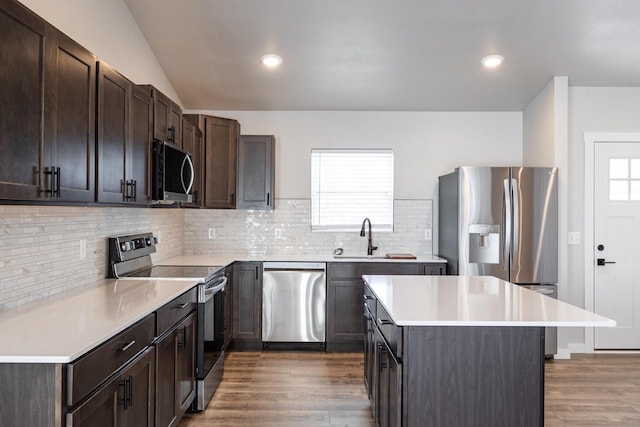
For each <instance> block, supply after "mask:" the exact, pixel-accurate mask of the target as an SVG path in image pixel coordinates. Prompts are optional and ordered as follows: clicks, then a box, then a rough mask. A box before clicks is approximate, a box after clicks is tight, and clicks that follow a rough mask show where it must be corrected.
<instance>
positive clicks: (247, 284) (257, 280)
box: [232, 262, 262, 341]
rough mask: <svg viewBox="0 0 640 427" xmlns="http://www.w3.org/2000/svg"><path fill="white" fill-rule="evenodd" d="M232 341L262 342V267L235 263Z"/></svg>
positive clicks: (254, 264)
mask: <svg viewBox="0 0 640 427" xmlns="http://www.w3.org/2000/svg"><path fill="white" fill-rule="evenodd" d="M232 327H233V339H234V340H254V341H261V340H262V265H261V264H260V263H255V262H240V263H235V264H234V268H233V326H232Z"/></svg>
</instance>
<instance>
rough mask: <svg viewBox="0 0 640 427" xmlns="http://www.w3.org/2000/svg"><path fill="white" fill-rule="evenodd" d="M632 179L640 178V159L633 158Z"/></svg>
mask: <svg viewBox="0 0 640 427" xmlns="http://www.w3.org/2000/svg"><path fill="white" fill-rule="evenodd" d="M631 179H640V159H631Z"/></svg>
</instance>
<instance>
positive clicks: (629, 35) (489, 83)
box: [125, 0, 640, 111]
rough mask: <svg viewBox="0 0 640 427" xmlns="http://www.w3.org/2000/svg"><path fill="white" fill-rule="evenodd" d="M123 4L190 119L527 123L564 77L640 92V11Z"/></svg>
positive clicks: (131, 0) (512, 2)
mask: <svg viewBox="0 0 640 427" xmlns="http://www.w3.org/2000/svg"><path fill="white" fill-rule="evenodd" d="M125 2H126V4H127V5H128V7H129V9H130V10H131V12H132V14H133V16H134V18H135V19H136V21H137V23H138V25H139V26H140V28H141V30H142V32H143V33H144V35H145V37H146V38H147V40H148V41H149V44H150V45H151V48H152V49H153V50H154V52H155V54H156V56H157V58H158V60H159V61H160V64H161V65H162V67H163V68H164V71H165V73H166V74H167V76H168V78H169V80H170V81H171V83H172V84H173V87H174V88H175V90H176V91H177V93H178V95H179V96H180V98H181V100H182V102H183V104H184V107H185V108H187V109H213V110H384V111H521V110H522V109H523V108H524V106H526V105H527V104H528V103H529V101H531V99H532V98H533V97H534V96H535V95H536V94H537V93H539V91H540V90H541V89H542V88H543V87H544V86H545V85H546V84H547V83H548V82H549V81H550V80H551V79H552V78H553V77H554V76H568V77H569V84H570V85H571V86H640V1H639V0H398V1H390V0H182V1H176V0H125ZM266 53H276V54H278V55H280V56H282V58H283V59H284V62H283V64H282V65H281V66H280V67H278V68H277V69H267V68H266V67H264V66H263V65H262V64H261V63H260V57H261V56H262V55H264V54H266ZM489 54H500V55H502V56H504V58H505V61H504V64H503V65H502V66H501V67H500V68H498V69H492V70H490V69H485V68H484V67H482V65H481V64H480V60H481V59H482V57H484V56H485V55H489Z"/></svg>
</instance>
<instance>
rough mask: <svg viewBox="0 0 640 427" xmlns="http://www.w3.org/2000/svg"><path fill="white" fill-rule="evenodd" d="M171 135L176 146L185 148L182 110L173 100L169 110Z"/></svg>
mask: <svg viewBox="0 0 640 427" xmlns="http://www.w3.org/2000/svg"><path fill="white" fill-rule="evenodd" d="M169 136H170V138H171V141H172V142H173V144H174V145H175V146H176V147H178V148H183V146H182V110H181V109H180V106H179V105H178V104H176V103H175V102H173V101H171V110H170V111H169Z"/></svg>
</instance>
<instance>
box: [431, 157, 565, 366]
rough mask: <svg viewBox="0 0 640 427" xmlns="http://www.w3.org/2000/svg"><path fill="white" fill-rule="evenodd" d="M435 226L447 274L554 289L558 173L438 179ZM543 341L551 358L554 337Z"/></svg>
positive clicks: (479, 171)
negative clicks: (488, 278)
mask: <svg viewBox="0 0 640 427" xmlns="http://www.w3.org/2000/svg"><path fill="white" fill-rule="evenodd" d="M438 221H439V228H438V231H439V236H438V246H439V249H438V255H439V256H441V257H443V258H446V260H447V262H448V264H447V273H448V274H456V275H462V276H495V277H498V278H500V279H504V280H507V281H509V282H512V283H516V284H519V285H538V286H533V287H529V288H530V289H533V290H538V291H540V292H541V293H545V292H546V291H548V289H549V288H550V287H551V288H554V289H555V284H556V283H557V281H558V171H557V168H531V167H477V166H464V167H459V168H457V169H456V170H455V171H454V172H452V173H450V174H448V175H443V176H441V177H440V179H439V215H438ZM548 332H550V331H548ZM548 335H549V334H548ZM547 341H548V342H547V345H548V346H547V351H546V353H547V354H553V353H555V334H553V336H548V337H547ZM552 344H553V347H554V348H553V349H552V348H551V345H552ZM551 350H553V353H550V352H551Z"/></svg>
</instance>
